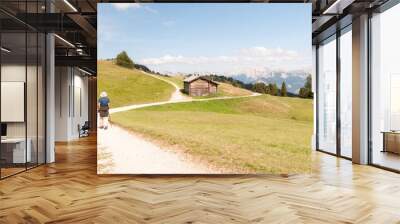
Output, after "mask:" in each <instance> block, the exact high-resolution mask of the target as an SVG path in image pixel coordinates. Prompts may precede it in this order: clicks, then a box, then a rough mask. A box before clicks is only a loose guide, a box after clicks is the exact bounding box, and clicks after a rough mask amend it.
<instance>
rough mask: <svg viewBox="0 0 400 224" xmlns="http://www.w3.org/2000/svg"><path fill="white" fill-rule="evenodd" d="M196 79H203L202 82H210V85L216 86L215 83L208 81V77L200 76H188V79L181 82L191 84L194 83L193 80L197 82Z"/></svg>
mask: <svg viewBox="0 0 400 224" xmlns="http://www.w3.org/2000/svg"><path fill="white" fill-rule="evenodd" d="M197 79H203V80H206V81H208V82H212V83H214V84H215V85H218V83H217V82H214V81H213V80H211V79H209V78H208V77H205V76H200V75H192V76H189V77H187V78H185V79H184V80H183V82H188V83H191V82H193V81H195V80H197Z"/></svg>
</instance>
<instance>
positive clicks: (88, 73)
mask: <svg viewBox="0 0 400 224" xmlns="http://www.w3.org/2000/svg"><path fill="white" fill-rule="evenodd" d="M78 70H79V71H81V72H83V73H85V74H87V75H93V74H92V73H90V72H88V71H85V70H83V69H81V68H79V67H78Z"/></svg>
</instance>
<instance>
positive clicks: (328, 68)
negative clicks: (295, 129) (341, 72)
mask: <svg viewBox="0 0 400 224" xmlns="http://www.w3.org/2000/svg"><path fill="white" fill-rule="evenodd" d="M317 63H318V148H319V149H320V150H322V151H326V152H330V153H336V40H335V37H332V38H330V40H329V41H327V42H326V43H324V44H321V45H320V46H319V48H318V62H317Z"/></svg>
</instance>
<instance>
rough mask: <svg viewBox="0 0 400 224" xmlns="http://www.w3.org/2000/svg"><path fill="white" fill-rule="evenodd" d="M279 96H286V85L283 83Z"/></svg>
mask: <svg viewBox="0 0 400 224" xmlns="http://www.w3.org/2000/svg"><path fill="white" fill-rule="evenodd" d="M281 96H287V89H286V83H285V81H283V82H282V87H281Z"/></svg>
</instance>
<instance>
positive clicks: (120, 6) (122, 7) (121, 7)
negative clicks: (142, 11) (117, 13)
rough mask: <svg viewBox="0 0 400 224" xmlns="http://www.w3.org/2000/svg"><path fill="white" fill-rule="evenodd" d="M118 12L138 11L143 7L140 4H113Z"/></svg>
mask: <svg viewBox="0 0 400 224" xmlns="http://www.w3.org/2000/svg"><path fill="white" fill-rule="evenodd" d="M112 5H113V6H114V7H115V8H116V9H118V10H121V11H123V10H127V9H131V8H132V9H137V8H140V7H141V5H140V4H139V3H113V4H112Z"/></svg>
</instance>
